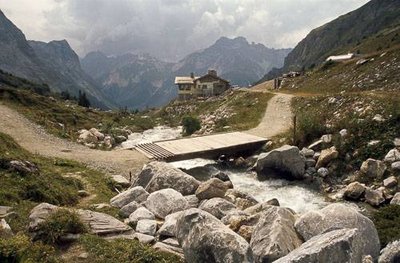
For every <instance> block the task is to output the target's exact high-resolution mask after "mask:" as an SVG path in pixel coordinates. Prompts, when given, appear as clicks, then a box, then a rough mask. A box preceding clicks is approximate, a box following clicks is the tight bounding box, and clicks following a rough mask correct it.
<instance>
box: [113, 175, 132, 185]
mask: <svg viewBox="0 0 400 263" xmlns="http://www.w3.org/2000/svg"><path fill="white" fill-rule="evenodd" d="M111 180H113V181H114V182H115V183H117V184H119V185H120V186H122V187H129V186H130V185H131V183H130V182H129V181H128V179H126V178H125V177H124V176H122V175H120V174H114V175H111Z"/></svg>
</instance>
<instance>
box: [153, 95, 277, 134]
mask: <svg viewBox="0 0 400 263" xmlns="http://www.w3.org/2000/svg"><path fill="white" fill-rule="evenodd" d="M272 96H273V95H272V94H270V93H261V92H248V91H234V92H231V93H229V94H225V95H224V96H221V97H217V98H212V99H209V100H206V101H182V102H180V101H176V102H173V103H170V104H169V105H167V106H165V107H164V108H162V109H161V110H159V111H158V112H155V114H154V115H151V116H152V117H153V118H154V119H159V120H160V122H161V123H163V124H165V125H169V126H178V125H181V122H182V119H183V117H184V116H186V115H187V113H188V112H190V114H191V115H192V116H195V117H200V116H201V115H219V116H218V120H217V122H216V129H215V132H222V131H240V130H247V129H251V128H254V127H256V126H257V125H258V124H259V122H260V120H261V119H262V117H263V115H264V113H265V109H266V107H267V104H268V101H269V100H270V99H271V98H272ZM222 112H225V113H228V114H227V115H228V117H226V118H223V117H222V116H220V115H221V114H222ZM229 113H233V114H229ZM226 126H229V128H228V129H226ZM224 127H225V129H224Z"/></svg>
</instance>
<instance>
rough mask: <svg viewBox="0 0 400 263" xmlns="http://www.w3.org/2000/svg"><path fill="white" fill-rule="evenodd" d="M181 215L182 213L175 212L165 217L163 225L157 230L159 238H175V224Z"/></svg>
mask: <svg viewBox="0 0 400 263" xmlns="http://www.w3.org/2000/svg"><path fill="white" fill-rule="evenodd" d="M181 215H182V211H180V212H176V213H173V214H170V215H167V216H166V217H165V221H164V224H163V225H162V226H161V227H160V229H159V230H158V232H157V233H158V234H159V235H160V236H167V237H175V236H176V222H177V221H178V219H179V217H180V216H181Z"/></svg>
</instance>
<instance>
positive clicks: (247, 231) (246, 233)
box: [237, 225, 254, 243]
mask: <svg viewBox="0 0 400 263" xmlns="http://www.w3.org/2000/svg"><path fill="white" fill-rule="evenodd" d="M253 231H254V226H247V225H242V226H241V227H240V228H239V230H238V231H237V233H238V234H239V235H240V236H241V237H243V238H244V239H245V240H246V241H247V242H249V243H250V240H251V236H252V235H253Z"/></svg>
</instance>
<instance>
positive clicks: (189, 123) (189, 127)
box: [182, 116, 201, 135]
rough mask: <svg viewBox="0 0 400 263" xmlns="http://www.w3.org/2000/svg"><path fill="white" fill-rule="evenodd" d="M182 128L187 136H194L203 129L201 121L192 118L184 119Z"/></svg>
mask: <svg viewBox="0 0 400 263" xmlns="http://www.w3.org/2000/svg"><path fill="white" fill-rule="evenodd" d="M182 126H183V132H184V134H185V135H192V134H193V133H194V132H195V131H198V130H200V129H201V125H200V120H199V119H198V118H196V117H192V116H186V117H183V119H182Z"/></svg>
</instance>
